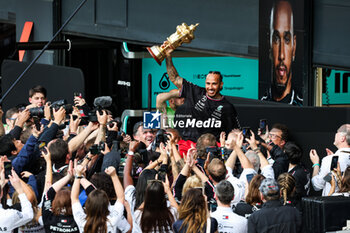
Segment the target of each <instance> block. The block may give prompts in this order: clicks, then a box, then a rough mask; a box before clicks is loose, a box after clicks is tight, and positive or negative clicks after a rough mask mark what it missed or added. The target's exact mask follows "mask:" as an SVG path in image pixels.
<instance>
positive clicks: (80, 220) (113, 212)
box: [72, 201, 130, 233]
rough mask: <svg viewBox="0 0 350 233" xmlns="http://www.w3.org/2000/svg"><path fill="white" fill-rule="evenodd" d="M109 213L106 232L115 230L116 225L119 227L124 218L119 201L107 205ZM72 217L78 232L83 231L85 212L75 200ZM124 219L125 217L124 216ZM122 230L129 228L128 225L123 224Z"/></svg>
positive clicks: (109, 232)
mask: <svg viewBox="0 0 350 233" xmlns="http://www.w3.org/2000/svg"><path fill="white" fill-rule="evenodd" d="M108 210H109V215H108V216H107V233H115V232H117V226H118V228H120V227H121V226H120V222H121V220H122V219H123V218H124V216H123V213H124V206H123V204H122V203H120V202H119V201H116V203H115V204H114V205H112V206H111V205H110V206H108ZM72 211H73V217H74V220H75V222H76V223H77V225H78V227H79V231H80V233H83V232H84V226H85V224H86V214H85V212H84V210H83V207H82V206H81V204H80V202H76V203H74V204H73V205H72ZM124 219H125V218H124ZM121 229H122V231H123V232H126V231H128V230H129V229H130V225H129V224H127V225H124V226H123V227H121Z"/></svg>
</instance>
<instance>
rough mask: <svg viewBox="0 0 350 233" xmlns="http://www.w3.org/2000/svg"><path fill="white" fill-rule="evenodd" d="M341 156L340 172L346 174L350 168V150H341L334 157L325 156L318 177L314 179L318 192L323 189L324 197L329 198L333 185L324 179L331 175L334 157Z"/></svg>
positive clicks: (339, 159)
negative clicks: (349, 167)
mask: <svg viewBox="0 0 350 233" xmlns="http://www.w3.org/2000/svg"><path fill="white" fill-rule="evenodd" d="M335 155H337V156H339V158H338V162H339V164H340V170H341V171H342V172H344V171H345V170H346V168H347V167H348V166H350V148H340V149H339V150H337V151H336V152H335V154H333V155H328V156H325V157H324V158H323V159H322V163H321V168H320V171H319V173H318V175H316V176H314V177H312V179H311V182H312V185H313V187H314V189H315V190H316V191H319V190H321V189H323V191H322V196H327V195H328V194H329V191H330V189H331V184H330V183H329V182H326V181H325V180H324V179H323V178H324V177H325V176H326V175H327V174H328V173H330V169H331V163H332V158H333V156H335ZM338 190H339V188H338V186H336V188H335V192H337V191H338Z"/></svg>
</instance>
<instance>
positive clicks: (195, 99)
mask: <svg viewBox="0 0 350 233" xmlns="http://www.w3.org/2000/svg"><path fill="white" fill-rule="evenodd" d="M180 97H185V103H184V104H183V105H182V106H180V107H179V108H178V109H177V110H176V114H175V120H174V128H175V129H177V130H178V131H179V133H180V135H181V136H182V138H183V139H184V140H191V141H194V142H195V141H197V139H198V138H199V136H200V135H202V134H204V133H211V134H213V135H215V136H216V137H217V139H218V138H219V135H220V133H221V132H222V131H224V132H226V134H228V133H229V132H230V131H231V130H232V129H234V128H239V122H238V119H237V112H236V109H235V108H234V106H233V105H232V104H231V103H230V102H229V101H228V100H227V99H226V98H225V97H224V96H222V97H221V98H220V99H212V98H210V97H209V96H207V94H206V90H205V88H202V87H199V86H197V85H194V84H192V83H190V82H188V81H186V80H185V79H183V81H182V89H181V94H180Z"/></svg>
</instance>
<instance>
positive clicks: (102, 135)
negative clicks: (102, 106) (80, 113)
mask: <svg viewBox="0 0 350 233" xmlns="http://www.w3.org/2000/svg"><path fill="white" fill-rule="evenodd" d="M96 115H97V119H98V123H99V124H100V126H99V128H98V134H97V137H96V140H95V144H98V143H100V142H101V141H102V142H105V141H106V128H107V126H106V125H107V121H108V115H107V113H106V111H105V110H103V111H102V115H101V114H100V113H99V112H98V111H96Z"/></svg>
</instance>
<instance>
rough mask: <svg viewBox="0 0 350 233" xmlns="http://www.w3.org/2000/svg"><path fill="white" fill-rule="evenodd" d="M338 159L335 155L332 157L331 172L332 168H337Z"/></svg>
mask: <svg viewBox="0 0 350 233" xmlns="http://www.w3.org/2000/svg"><path fill="white" fill-rule="evenodd" d="M338 158H339V156H337V155H334V156H333V157H332V163H331V171H333V169H334V168H337V166H338Z"/></svg>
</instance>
